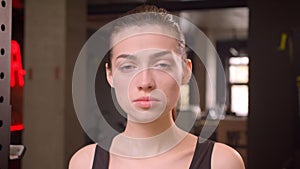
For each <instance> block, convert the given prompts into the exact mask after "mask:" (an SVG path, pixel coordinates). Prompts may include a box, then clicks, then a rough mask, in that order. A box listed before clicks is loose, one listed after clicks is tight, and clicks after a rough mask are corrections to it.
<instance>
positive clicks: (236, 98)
mask: <svg viewBox="0 0 300 169" xmlns="http://www.w3.org/2000/svg"><path fill="white" fill-rule="evenodd" d="M248 82H249V58H248V56H247V55H243V56H241V55H239V56H237V57H230V58H229V88H230V89H229V90H230V110H231V112H234V113H236V115H238V116H247V115H248V109H249V108H248V107H249V106H248V105H249V86H248Z"/></svg>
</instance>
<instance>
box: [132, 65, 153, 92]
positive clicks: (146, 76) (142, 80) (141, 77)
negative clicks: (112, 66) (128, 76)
mask: <svg viewBox="0 0 300 169" xmlns="http://www.w3.org/2000/svg"><path fill="white" fill-rule="evenodd" d="M136 76H137V77H136V82H137V88H138V89H139V90H153V89H154V88H155V80H154V76H153V71H151V70H149V69H146V70H143V71H141V72H140V73H138V74H137V75H136Z"/></svg>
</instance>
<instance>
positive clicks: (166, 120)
mask: <svg viewBox="0 0 300 169" xmlns="http://www.w3.org/2000/svg"><path fill="white" fill-rule="evenodd" d="M172 125H174V120H173V118H172V114H171V113H168V114H165V115H162V116H161V117H159V118H158V119H156V120H155V121H153V122H150V123H137V122H133V121H130V120H128V121H127V125H126V128H125V131H124V133H123V134H124V135H125V136H127V137H135V138H145V137H152V136H156V135H158V134H160V133H162V132H163V131H165V130H167V129H168V128H170V127H171V126H172Z"/></svg>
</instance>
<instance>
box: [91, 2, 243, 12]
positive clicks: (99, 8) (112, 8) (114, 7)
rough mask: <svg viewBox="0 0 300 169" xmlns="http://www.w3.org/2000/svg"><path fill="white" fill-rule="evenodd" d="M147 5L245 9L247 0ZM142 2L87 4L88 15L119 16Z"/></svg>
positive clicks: (175, 7)
mask: <svg viewBox="0 0 300 169" xmlns="http://www.w3.org/2000/svg"><path fill="white" fill-rule="evenodd" d="M146 3H147V4H153V5H157V6H159V7H162V8H165V9H167V10H168V11H183V10H200V9H219V8H235V7H247V6H248V4H247V0H225V1H224V0H198V1H195V0H193V1H178V0H177V1H176V0H172V1H171V0H170V1H155V0H148V1H146ZM142 4H144V2H118V3H100V1H99V3H97V4H88V15H90V16H91V15H100V14H120V13H124V12H127V11H129V10H131V9H133V8H135V7H137V6H139V5H142Z"/></svg>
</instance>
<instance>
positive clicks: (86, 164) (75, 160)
mask: <svg viewBox="0 0 300 169" xmlns="http://www.w3.org/2000/svg"><path fill="white" fill-rule="evenodd" d="M96 145H97V144H90V145H87V146H85V147H83V148H81V149H79V150H78V151H77V152H76V153H75V154H74V155H73V156H72V158H71V160H70V163H69V169H81V168H87V169H89V168H90V169H91V168H92V166H93V161H94V154H95V149H96Z"/></svg>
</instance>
